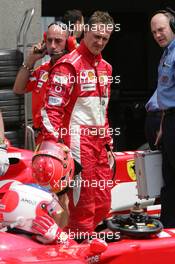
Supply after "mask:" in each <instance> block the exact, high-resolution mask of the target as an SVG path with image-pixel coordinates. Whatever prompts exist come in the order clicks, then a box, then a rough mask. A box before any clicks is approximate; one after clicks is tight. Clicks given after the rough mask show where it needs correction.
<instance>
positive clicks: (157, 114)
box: [147, 111, 162, 117]
mask: <svg viewBox="0 0 175 264" xmlns="http://www.w3.org/2000/svg"><path fill="white" fill-rule="evenodd" d="M147 115H148V116H158V117H161V116H162V111H150V112H147Z"/></svg>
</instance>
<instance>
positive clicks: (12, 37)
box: [0, 0, 41, 49]
mask: <svg viewBox="0 0 175 264" xmlns="http://www.w3.org/2000/svg"><path fill="white" fill-rule="evenodd" d="M33 7H34V8H35V14H34V17H33V20H32V22H31V27H30V28H29V31H28V39H27V40H28V42H29V43H35V42H37V41H38V40H40V37H41V0H1V1H0V49H5V48H10V49H13V48H14V49H15V48H16V34H17V30H18V27H19V24H20V21H21V19H22V17H23V14H24V12H25V11H26V9H29V8H33Z"/></svg>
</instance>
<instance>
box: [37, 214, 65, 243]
mask: <svg viewBox="0 0 175 264" xmlns="http://www.w3.org/2000/svg"><path fill="white" fill-rule="evenodd" d="M32 229H33V231H34V232H35V233H37V234H38V235H36V239H37V240H38V241H40V242H42V243H43V244H50V243H55V244H56V243H65V242H66V240H67V239H68V235H67V233H65V232H63V231H62V229H61V228H60V227H59V226H58V225H57V224H56V223H55V220H54V219H53V218H52V217H50V216H49V215H47V214H45V215H43V216H37V217H36V218H35V219H34V220H33V224H32Z"/></svg>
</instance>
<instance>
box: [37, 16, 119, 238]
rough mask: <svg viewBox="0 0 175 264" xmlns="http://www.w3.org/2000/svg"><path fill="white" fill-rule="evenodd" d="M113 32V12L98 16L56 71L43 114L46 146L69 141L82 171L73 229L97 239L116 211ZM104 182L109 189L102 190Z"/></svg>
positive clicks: (72, 200) (72, 202)
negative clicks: (109, 53)
mask: <svg viewBox="0 0 175 264" xmlns="http://www.w3.org/2000/svg"><path fill="white" fill-rule="evenodd" d="M113 29H114V21H113V19H112V18H111V16H110V15H109V14H108V13H107V12H101V11H96V12H95V13H94V14H93V15H92V16H91V17H90V19H89V22H88V24H87V25H86V27H85V32H84V38H83V40H82V41H81V43H80V46H79V47H78V48H77V49H76V50H73V51H72V52H71V53H69V54H67V55H65V56H64V57H63V58H61V59H60V60H59V61H57V63H56V64H55V65H54V66H53V67H52V69H51V71H50V74H49V81H48V83H47V85H48V88H47V95H46V104H45V107H44V108H43V109H42V111H41V116H42V124H41V130H42V131H41V132H42V137H43V138H44V140H51V141H52V140H53V141H55V142H57V141H59V140H63V141H64V144H65V145H67V146H68V147H69V148H70V150H71V152H72V155H73V158H74V159H75V160H76V161H77V162H79V163H80V164H81V166H82V171H81V173H80V174H79V177H81V178H79V179H82V181H81V193H80V197H79V198H78V199H77V197H78V196H79V194H78V192H79V189H78V188H77V189H76V188H74V191H75V192H74V191H73V192H72V189H71V190H70V191H69V192H68V194H69V209H70V219H69V224H68V226H67V229H68V228H69V229H70V230H71V231H73V232H75V233H76V232H88V233H92V232H93V230H94V229H95V227H96V226H97V224H98V223H99V222H100V221H101V220H102V219H104V218H105V217H106V215H107V213H108V212H109V210H110V204H111V203H110V202H111V194H110V192H111V187H112V186H111V182H109V184H108V181H112V173H111V168H110V164H112V161H113V157H112V153H111V147H112V146H111V136H110V135H111V134H110V132H109V130H108V129H109V124H108V118H107V107H108V101H109V97H110V80H111V77H112V76H111V75H112V67H111V65H110V64H109V63H107V62H106V61H105V60H103V58H102V56H101V51H102V50H103V49H104V48H105V46H106V44H107V43H108V41H109V38H110V35H111V33H112V31H113ZM42 180H43V177H42ZM83 181H86V183H87V184H83ZM94 181H96V182H94ZM102 181H103V183H105V186H104V188H101V187H100V185H99V184H100V183H102ZM76 191H77V193H76ZM79 234H80V233H79Z"/></svg>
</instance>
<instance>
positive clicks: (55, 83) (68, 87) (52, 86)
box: [41, 63, 75, 141]
mask: <svg viewBox="0 0 175 264" xmlns="http://www.w3.org/2000/svg"><path fill="white" fill-rule="evenodd" d="M71 76H72V78H71ZM70 80H75V70H74V68H73V66H72V65H71V64H68V63H60V64H58V65H56V66H55V67H54V68H53V69H52V71H51V73H50V75H49V80H48V86H47V95H46V102H45V106H44V108H43V109H42V110H41V117H42V124H41V130H42V134H43V137H44V139H52V140H54V141H58V139H60V138H61V136H60V135H61V133H60V131H61V128H62V126H63V124H62V119H63V116H64V112H65V106H66V105H67V104H68V102H69V100H70V94H71V92H72V88H73V82H72V81H71V82H70Z"/></svg>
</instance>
